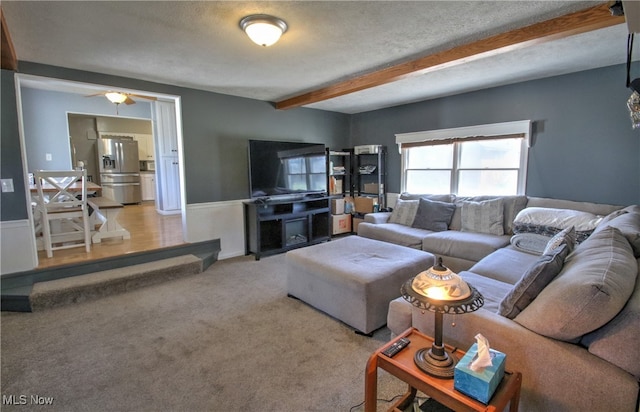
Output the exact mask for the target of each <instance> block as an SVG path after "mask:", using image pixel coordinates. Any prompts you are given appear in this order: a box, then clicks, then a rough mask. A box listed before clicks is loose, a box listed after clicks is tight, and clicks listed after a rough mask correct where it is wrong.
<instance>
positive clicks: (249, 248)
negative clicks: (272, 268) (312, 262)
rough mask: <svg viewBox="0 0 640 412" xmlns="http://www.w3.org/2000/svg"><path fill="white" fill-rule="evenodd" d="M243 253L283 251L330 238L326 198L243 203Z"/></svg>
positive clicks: (258, 254)
mask: <svg viewBox="0 0 640 412" xmlns="http://www.w3.org/2000/svg"><path fill="white" fill-rule="evenodd" d="M244 221H245V254H247V255H249V254H252V253H253V254H254V255H255V257H256V260H260V257H261V256H267V255H273V254H277V253H282V252H286V251H288V250H291V249H295V248H298V247H302V246H308V245H312V244H316V243H320V242H324V241H326V240H329V238H330V229H331V222H330V210H329V197H327V196H323V197H313V196H307V197H304V198H302V199H298V200H260V199H258V200H253V201H249V202H244Z"/></svg>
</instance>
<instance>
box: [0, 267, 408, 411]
mask: <svg viewBox="0 0 640 412" xmlns="http://www.w3.org/2000/svg"><path fill="white" fill-rule="evenodd" d="M283 265H284V255H277V256H273V257H268V258H263V259H262V260H260V261H255V260H254V259H253V257H240V258H234V259H229V260H225V261H220V262H217V263H215V264H214V265H212V266H211V267H210V268H209V269H207V270H206V271H205V272H203V273H201V274H197V275H193V276H190V277H186V278H182V279H177V280H174V281H170V282H167V283H163V284H160V285H154V286H150V287H147V288H143V289H140V290H135V291H131V292H128V293H125V294H121V295H115V296H109V297H105V298H102V299H98V300H95V301H91V302H84V303H78V304H74V305H69V306H66V307H60V308H55V309H51V310H47V311H44V312H37V313H9V312H3V313H2V318H1V319H2V324H1V332H2V347H1V353H2V356H1V358H2V376H1V385H2V390H1V391H2V399H3V405H2V406H1V407H2V410H3V411H11V410H20V411H27V410H38V411H42V410H47V411H124V410H127V411H161V410H162V411H349V410H354V411H361V410H362V409H363V408H362V407H356V408H353V409H351V408H352V407H354V406H356V405H358V404H360V403H361V402H362V400H363V399H364V369H365V365H366V362H367V359H368V357H369V355H370V353H371V352H373V351H374V350H375V349H377V348H378V347H379V346H381V345H382V344H383V343H384V342H386V341H387V340H388V338H389V331H388V329H386V328H383V329H380V330H378V331H377V332H376V333H375V334H374V336H373V337H372V338H369V337H364V336H360V335H357V334H355V333H354V332H353V330H352V329H351V328H350V327H348V326H346V325H344V324H343V323H341V322H339V321H337V320H335V319H332V318H330V317H328V316H327V315H325V314H323V313H321V312H318V311H316V310H315V309H313V308H311V307H309V306H307V305H306V304H304V303H302V302H300V301H297V300H295V299H292V298H288V297H287V296H286V288H285V285H286V284H285V282H286V276H285V272H284V270H283ZM404 389H405V386H404V384H402V383H401V382H399V381H397V380H395V379H394V378H392V377H391V376H389V375H387V374H386V373H384V372H381V373H380V377H379V392H378V395H379V397H380V398H391V397H393V396H395V395H398V394H400V393H401V392H403V391H404ZM32 396H35V397H42V398H32ZM46 398H50V399H52V402H53V403H52V405H50V406H41V405H37V404H33V403H32V399H33V400H36V399H45V400H46ZM22 400H24V401H25V402H24V403H26V405H20V406H15V405H13V406H10V405H7V403H8V402H9V401H13V402H14V403H20V402H21V401H22ZM388 406H389V404H387V403H385V402H379V403H378V409H379V410H386V408H388Z"/></svg>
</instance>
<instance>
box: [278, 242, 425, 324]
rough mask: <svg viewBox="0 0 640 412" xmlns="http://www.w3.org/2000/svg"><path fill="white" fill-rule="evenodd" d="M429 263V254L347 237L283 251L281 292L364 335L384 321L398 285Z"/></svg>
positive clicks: (397, 293)
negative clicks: (284, 269) (284, 272)
mask: <svg viewBox="0 0 640 412" xmlns="http://www.w3.org/2000/svg"><path fill="white" fill-rule="evenodd" d="M433 261H434V257H433V255H432V254H431V253H427V252H423V251H420V250H416V249H411V248H408V247H404V246H398V245H394V244H392V243H387V242H382V241H379V240H373V239H367V238H364V237H360V236H348V237H345V238H341V239H338V240H332V241H330V242H326V243H320V244H318V245H314V246H309V247H305V248H301V249H295V250H292V251H289V252H287V255H286V262H287V292H288V294H289V295H291V296H293V297H296V298H298V299H300V300H302V301H304V302H306V303H308V304H309V305H311V306H313V307H315V308H316V309H319V310H321V311H323V312H325V313H327V314H329V315H331V316H333V317H334V318H337V319H339V320H341V321H343V322H344V323H346V324H347V325H349V326H351V327H353V328H355V329H356V330H357V331H359V332H362V333H365V334H368V333H370V332H372V331H374V330H376V329H378V328H380V327H382V326H384V325H385V324H386V323H387V311H388V308H389V302H390V301H391V300H393V299H395V298H397V297H398V296H400V286H401V285H402V283H403V282H404V281H406V280H407V279H409V278H411V277H413V276H415V275H417V274H418V273H420V272H422V271H423V270H426V269H427V268H429V267H431V266H433Z"/></svg>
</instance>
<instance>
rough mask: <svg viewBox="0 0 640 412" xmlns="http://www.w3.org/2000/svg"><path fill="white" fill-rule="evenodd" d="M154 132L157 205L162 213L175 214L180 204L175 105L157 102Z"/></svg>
mask: <svg viewBox="0 0 640 412" xmlns="http://www.w3.org/2000/svg"><path fill="white" fill-rule="evenodd" d="M154 107H155V109H154V113H153V114H154V128H155V129H154V130H155V133H154V134H155V136H156V138H157V142H158V156H159V158H158V159H156V165H157V168H156V177H157V179H158V184H157V187H158V193H157V201H156V204H157V206H158V210H159V211H160V212H175V211H179V210H180V208H181V202H180V185H181V181H180V156H179V152H178V129H177V123H176V112H175V104H174V103H172V102H163V101H157V102H155V106H154Z"/></svg>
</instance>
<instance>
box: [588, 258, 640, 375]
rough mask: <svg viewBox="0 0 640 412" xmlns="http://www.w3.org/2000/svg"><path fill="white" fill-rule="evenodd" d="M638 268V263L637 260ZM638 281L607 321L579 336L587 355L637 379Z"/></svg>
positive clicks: (639, 338) (639, 370) (639, 360)
mask: <svg viewBox="0 0 640 412" xmlns="http://www.w3.org/2000/svg"><path fill="white" fill-rule="evenodd" d="M638 266H639V267H640V260H638ZM638 342H640V281H638V280H636V287H635V290H634V292H633V294H632V295H631V298H630V299H629V301H628V302H627V304H626V305H625V306H624V308H622V310H621V311H620V313H618V314H617V315H616V317H615V318H613V319H612V320H611V322H609V323H607V324H606V325H604V326H603V327H601V328H600V329H597V330H595V331H593V332H591V333H589V334H587V335H584V336H583V337H582V340H581V341H580V343H582V344H583V345H584V346H586V347H587V348H588V349H589V352H591V353H593V354H594V355H596V356H599V357H601V358H602V359H604V360H607V361H609V362H611V363H613V364H614V365H616V366H619V367H620V368H622V369H624V370H626V371H627V372H629V373H631V374H632V375H633V376H635V377H636V379H640V350H637V349H636V350H632V348H634V347H635V348H637V347H638Z"/></svg>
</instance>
